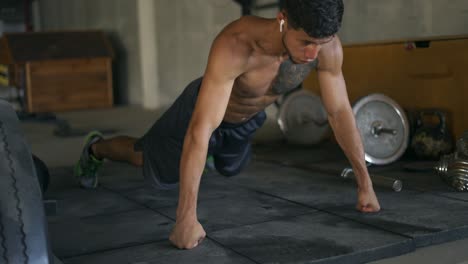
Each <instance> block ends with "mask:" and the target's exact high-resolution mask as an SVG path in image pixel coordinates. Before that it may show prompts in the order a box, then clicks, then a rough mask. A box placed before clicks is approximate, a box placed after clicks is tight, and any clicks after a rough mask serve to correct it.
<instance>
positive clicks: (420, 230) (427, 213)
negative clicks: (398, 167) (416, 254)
mask: <svg viewBox="0 0 468 264" xmlns="http://www.w3.org/2000/svg"><path fill="white" fill-rule="evenodd" d="M377 195H379V194H378V193H377ZM379 200H380V204H381V206H382V210H381V211H380V212H379V213H377V214H361V213H359V212H356V211H355V210H353V209H352V208H351V206H343V207H338V208H329V209H327V211H329V212H331V213H334V214H336V215H340V216H343V217H346V218H350V219H354V220H356V221H359V222H361V223H365V224H369V225H372V226H375V227H378V228H381V229H384V230H389V231H392V232H395V233H398V234H401V235H405V236H409V237H412V238H413V240H414V242H415V245H416V246H417V247H422V246H428V245H434V244H439V243H442V242H447V241H453V240H456V239H460V238H466V237H468V210H466V209H467V208H468V202H465V201H459V200H454V199H449V198H445V197H441V196H436V195H431V194H426V193H420V194H416V195H414V194H413V195H408V194H407V193H396V194H394V195H386V196H382V195H380V196H379Z"/></svg>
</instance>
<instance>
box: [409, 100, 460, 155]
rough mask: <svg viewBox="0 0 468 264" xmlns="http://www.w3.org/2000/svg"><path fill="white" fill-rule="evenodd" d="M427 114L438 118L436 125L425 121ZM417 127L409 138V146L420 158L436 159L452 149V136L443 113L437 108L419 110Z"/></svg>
mask: <svg viewBox="0 0 468 264" xmlns="http://www.w3.org/2000/svg"><path fill="white" fill-rule="evenodd" d="M427 116H435V117H437V118H438V124H437V125H428V124H427V123H425V118H426V117H427ZM417 123H418V128H417V129H415V132H414V135H413V137H412V139H411V148H412V149H413V152H414V154H415V155H416V157H418V158H420V159H428V160H437V159H439V158H440V156H441V155H444V154H449V153H450V152H451V151H452V149H453V138H452V136H451V134H450V132H449V131H448V129H447V124H446V118H445V113H444V112H443V111H441V110H438V109H426V110H421V111H420V112H419V118H418V121H417Z"/></svg>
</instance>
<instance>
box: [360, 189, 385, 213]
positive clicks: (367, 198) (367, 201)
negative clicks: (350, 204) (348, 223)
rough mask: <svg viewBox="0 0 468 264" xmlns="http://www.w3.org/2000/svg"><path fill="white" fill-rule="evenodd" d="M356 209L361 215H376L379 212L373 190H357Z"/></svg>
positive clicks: (378, 205)
mask: <svg viewBox="0 0 468 264" xmlns="http://www.w3.org/2000/svg"><path fill="white" fill-rule="evenodd" d="M356 209H357V210H359V211H361V212H363V213H376V212H378V211H380V204H379V201H378V200H377V196H376V195H375V192H374V189H373V188H369V189H365V190H362V189H358V203H357V205H356Z"/></svg>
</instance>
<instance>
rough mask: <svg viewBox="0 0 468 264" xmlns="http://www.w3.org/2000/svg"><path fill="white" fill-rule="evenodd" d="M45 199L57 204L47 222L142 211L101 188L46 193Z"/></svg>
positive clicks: (140, 207)
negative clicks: (54, 211) (55, 212)
mask: <svg viewBox="0 0 468 264" xmlns="http://www.w3.org/2000/svg"><path fill="white" fill-rule="evenodd" d="M47 198H48V199H53V200H55V201H56V202H57V214H56V215H54V216H49V217H48V221H49V222H57V221H64V220H65V219H70V218H71V219H77V218H83V217H90V216H94V215H106V214H115V213H118V212H124V211H129V210H135V209H143V206H141V205H139V204H137V203H133V202H131V201H129V200H128V199H125V198H124V197H122V196H120V195H118V194H116V193H113V192H111V191H108V190H105V189H103V188H97V189H81V188H72V189H64V190H62V191H54V192H47Z"/></svg>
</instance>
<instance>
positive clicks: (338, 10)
mask: <svg viewBox="0 0 468 264" xmlns="http://www.w3.org/2000/svg"><path fill="white" fill-rule="evenodd" d="M282 2H283V9H284V11H286V14H287V17H288V23H289V26H290V27H292V28H293V29H296V30H298V29H302V30H304V31H305V32H306V33H307V35H309V36H310V37H313V38H325V37H330V36H332V35H334V34H336V33H337V32H338V30H339V29H340V27H341V21H342V19H343V12H344V4H343V0H284V1H282Z"/></svg>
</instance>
